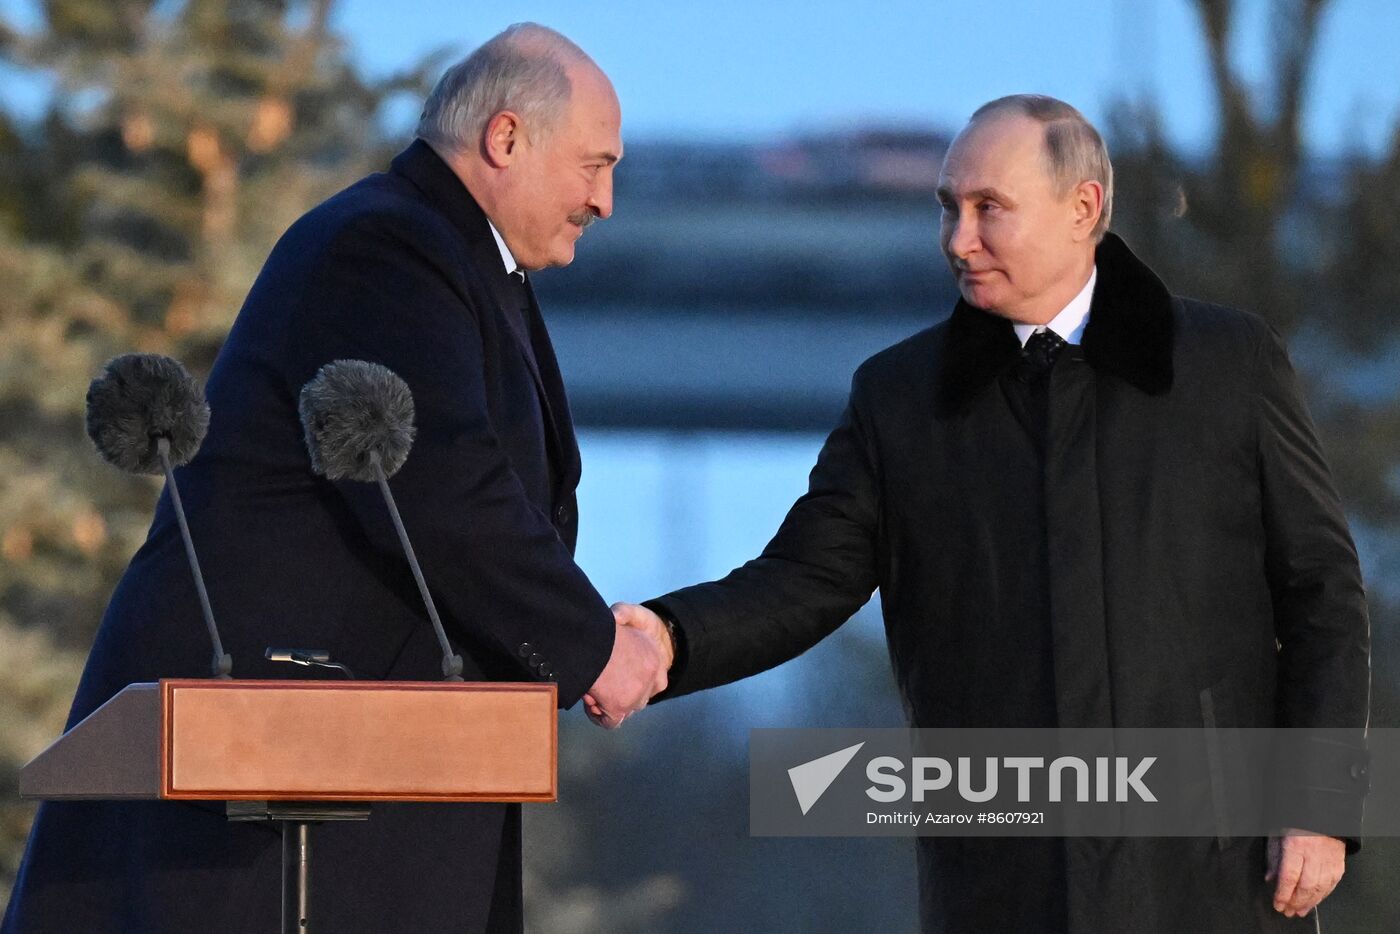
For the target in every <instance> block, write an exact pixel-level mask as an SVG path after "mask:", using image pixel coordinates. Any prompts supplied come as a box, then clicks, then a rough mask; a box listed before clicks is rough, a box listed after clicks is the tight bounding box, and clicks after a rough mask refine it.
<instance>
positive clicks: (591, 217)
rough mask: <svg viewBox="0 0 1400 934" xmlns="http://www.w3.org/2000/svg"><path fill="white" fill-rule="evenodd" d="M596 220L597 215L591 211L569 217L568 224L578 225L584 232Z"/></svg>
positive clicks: (580, 212)
mask: <svg viewBox="0 0 1400 934" xmlns="http://www.w3.org/2000/svg"><path fill="white" fill-rule="evenodd" d="M597 219H598V215H597V214H594V213H593V212H592V211H579V212H578V213H577V214H570V215H569V223H571V224H578V225H579V226H580V227H582V228H583V229H584V230H587V229H588V228H589V227H592V226H593V222H594V221H596V220H597Z"/></svg>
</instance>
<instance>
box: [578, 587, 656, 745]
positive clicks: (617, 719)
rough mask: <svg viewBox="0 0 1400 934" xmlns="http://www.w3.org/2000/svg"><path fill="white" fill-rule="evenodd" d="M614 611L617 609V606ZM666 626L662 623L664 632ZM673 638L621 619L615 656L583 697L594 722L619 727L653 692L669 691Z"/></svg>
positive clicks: (606, 726)
mask: <svg viewBox="0 0 1400 934" xmlns="http://www.w3.org/2000/svg"><path fill="white" fill-rule="evenodd" d="M613 612H614V614H615V615H616V614H617V608H616V607H614V610H613ZM664 629H665V627H664V626H662V630H663V632H664ZM669 649H670V645H669V639H666V638H664V637H663V636H662V635H660V634H658V633H657V632H656V631H654V630H652V629H651V628H649V627H638V626H635V625H629V624H627V623H624V622H623V621H622V620H621V619H619V620H618V626H617V637H616V639H615V640H614V641H613V650H612V656H611V657H610V658H609V659H608V664H607V665H606V666H605V667H604V668H603V673H602V674H601V675H599V676H598V680H597V681H596V682H594V684H593V687H591V688H589V690H588V693H587V694H585V695H584V696H583V703H584V706H585V708H586V709H587V710H588V716H589V718H590V719H591V720H593V722H594V723H597V724H598V725H599V726H602V727H605V728H607V729H609V730H615V729H617V728H618V727H619V726H621V725H622V721H623V720H624V719H626V718H627V716H628V715H629V714H633V713H636V712H637V711H639V710H641V709H642V708H643V707H645V706H646V705H647V701H649V700H651V698H652V695H654V694H659V693H660V692H662V691H664V690H666V670H667V669H668V668H669V667H670V662H671V659H670V654H671V653H670V651H669Z"/></svg>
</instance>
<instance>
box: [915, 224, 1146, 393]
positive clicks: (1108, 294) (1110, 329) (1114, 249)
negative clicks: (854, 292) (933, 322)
mask: <svg viewBox="0 0 1400 934" xmlns="http://www.w3.org/2000/svg"><path fill="white" fill-rule="evenodd" d="M1094 262H1095V263H1096V264H1097V266H1098V270H1099V278H1098V282H1096V283H1095V285H1094V299H1093V303H1092V304H1091V305H1090V308H1089V323H1088V325H1087V326H1086V327H1085V329H1084V357H1085V359H1086V360H1088V362H1089V364H1090V365H1091V366H1093V367H1095V368H1096V369H1099V370H1103V371H1104V372H1106V373H1112V374H1113V375H1115V376H1117V377H1119V378H1121V379H1123V380H1125V381H1126V382H1128V383H1130V384H1132V385H1133V386H1136V387H1137V388H1138V389H1140V390H1142V391H1143V392H1145V393H1148V394H1149V395H1160V394H1161V393H1164V392H1166V391H1167V390H1168V389H1170V388H1171V385H1172V331H1173V323H1172V322H1173V318H1172V296H1171V293H1170V292H1168V291H1167V287H1166V286H1165V285H1163V284H1162V280H1161V279H1159V278H1157V275H1156V274H1155V273H1154V272H1153V271H1152V270H1151V269H1149V268H1147V264H1146V263H1144V262H1143V261H1142V260H1140V259H1138V258H1137V257H1136V256H1134V255H1133V252H1132V250H1130V249H1128V245H1127V244H1126V243H1124V242H1123V240H1122V238H1120V237H1118V236H1117V235H1116V234H1108V235H1107V236H1105V237H1104V239H1103V242H1102V243H1100V244H1099V247H1098V251H1097V252H1096V253H1095V255H1094ZM945 348H946V349H945V353H944V359H943V366H942V368H941V369H942V373H941V378H940V380H939V396H940V400H939V401H940V403H941V404H940V408H941V409H942V410H943V411H944V412H945V413H951V412H956V411H959V410H961V409H962V408H963V407H964V406H965V405H966V404H967V403H968V402H969V401H970V400H971V399H972V397H973V396H975V395H977V393H978V392H980V391H981V390H982V389H983V388H984V387H985V386H987V385H988V384H989V383H991V382H992V381H993V380H995V379H996V378H997V377H998V376H999V375H1001V373H1002V372H1003V371H1005V370H1006V369H1007V368H1009V367H1011V366H1013V365H1014V364H1015V363H1016V361H1017V360H1019V359H1020V343H1019V342H1018V341H1017V340H1016V332H1015V331H1014V330H1013V329H1012V326H1011V322H1010V321H1008V320H1006V319H1005V318H999V317H997V316H995V315H992V314H988V313H987V312H985V311H982V310H981V309H980V308H974V307H973V306H972V305H969V304H968V303H967V302H966V301H964V300H962V299H959V300H958V304H957V306H956V307H955V308H954V309H953V315H952V317H951V318H950V319H949V321H948V337H947V341H946V344H945Z"/></svg>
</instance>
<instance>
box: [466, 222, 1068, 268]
mask: <svg viewBox="0 0 1400 934" xmlns="http://www.w3.org/2000/svg"><path fill="white" fill-rule="evenodd" d="M486 226H487V227H490V228H491V236H493V237H495V238H496V248H497V249H499V250H500V251H501V262H503V263H505V265H506V273H507V274H508V275H512V276H515V277H516V278H518V279H519V280H520V281H521V282H524V281H525V270H523V269H521V268H520V264H519V263H517V262H516V261H515V256H514V255H513V254H512V253H511V252H510V247H508V246H506V241H505V238H504V237H502V236H501V232H500V231H499V230H497V229H496V225H495V224H493V223H491V221H490V219H489V218H488V219H487V221H486ZM1089 281H1090V282H1091V283H1092V282H1093V280H1092V279H1091V280H1089Z"/></svg>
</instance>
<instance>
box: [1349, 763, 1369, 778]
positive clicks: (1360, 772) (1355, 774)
mask: <svg viewBox="0 0 1400 934" xmlns="http://www.w3.org/2000/svg"><path fill="white" fill-rule="evenodd" d="M1365 776H1366V766H1364V765H1362V764H1361V763H1359V762H1358V763H1356V764H1354V765H1353V766H1352V767H1351V777H1352V778H1355V779H1361V778H1364V777H1365Z"/></svg>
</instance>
